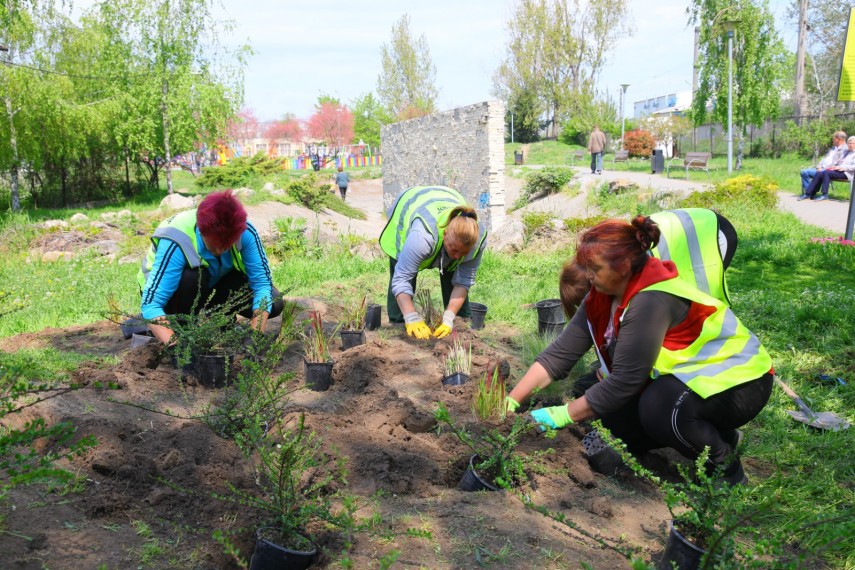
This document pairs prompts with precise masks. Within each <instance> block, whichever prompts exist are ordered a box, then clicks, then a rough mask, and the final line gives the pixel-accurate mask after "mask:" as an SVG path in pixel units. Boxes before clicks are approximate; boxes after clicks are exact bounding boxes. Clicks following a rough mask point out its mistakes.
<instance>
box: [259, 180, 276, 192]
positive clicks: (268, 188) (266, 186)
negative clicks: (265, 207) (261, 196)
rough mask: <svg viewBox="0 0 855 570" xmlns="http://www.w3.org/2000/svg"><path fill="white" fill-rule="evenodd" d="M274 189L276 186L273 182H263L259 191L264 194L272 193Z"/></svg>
mask: <svg viewBox="0 0 855 570" xmlns="http://www.w3.org/2000/svg"><path fill="white" fill-rule="evenodd" d="M274 188H276V185H275V184H273V182H265V183H264V186H262V188H261V189H262V190H264V191H265V192H272V191H273V189H274Z"/></svg>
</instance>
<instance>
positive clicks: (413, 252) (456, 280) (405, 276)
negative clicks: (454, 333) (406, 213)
mask: <svg viewBox="0 0 855 570" xmlns="http://www.w3.org/2000/svg"><path fill="white" fill-rule="evenodd" d="M435 245H436V238H434V237H433V236H432V235H431V233H430V232H429V231H428V230H427V228H425V226H424V223H423V222H422V221H421V220H419V219H415V220H413V223H412V225H411V226H410V230H409V231H408V232H407V240H406V241H405V242H404V247H402V248H401V253H400V255H398V260H397V263H396V265H395V274H394V275H393V276H392V295H394V296H396V297H397V296H398V295H400V294H401V293H406V294H407V295H410V296H411V297H412V296H413V294H414V291H413V288H412V286H411V285H410V281H411V280H412V279H413V277H415V276H416V275H417V274H418V272H419V265H421V263H422V262H423V261H424V260H425V259H428V258H430V256H431V253H433V249H434V246H435ZM483 254H484V250H483V249H482V250H481V251H480V252H478V255H476V256H475V257H473V258H472V259H470V260H468V261H465V262H463V263H461V264H460V265H458V266H457V268H456V269H455V270H454V275H453V277H452V278H451V283H452V285H456V286H460V287H463V288H465V289H471V288H472V286H473V285H474V284H475V273H476V272H477V271H478V266H479V265H480V264H481V256H482V255H483ZM453 262H454V260H453V259H451V258H450V257H449V256H448V254H447V253H446V252H445V248H444V247H443V248H442V249H441V250H440V252H439V255H437V256H436V259H434V261H433V263H432V264H431V268H439V269H440V272H443V271H445V270H446V268H447V267H448V266H449V265H451V264H452V263H453Z"/></svg>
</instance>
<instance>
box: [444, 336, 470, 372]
mask: <svg viewBox="0 0 855 570" xmlns="http://www.w3.org/2000/svg"><path fill="white" fill-rule="evenodd" d="M471 369H472V344H471V343H470V344H468V345H466V346H464V344H463V341H461V340H460V339H459V338H457V336H456V335H455V337H454V339H453V340H452V341H451V346H449V347H448V356H446V357H445V376H446V377H448V376H453V375H454V374H466V375H467V376H469V371H470V370H471Z"/></svg>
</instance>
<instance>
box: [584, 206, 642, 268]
mask: <svg viewBox="0 0 855 570" xmlns="http://www.w3.org/2000/svg"><path fill="white" fill-rule="evenodd" d="M658 242H659V226H657V225H656V223H655V222H654V221H653V220H651V219H650V218H649V217H645V216H636V217H635V218H633V220H632V222H631V223H626V222H624V221H621V220H606V221H604V222H600V223H599V224H597V225H596V226H594V227H593V228H591V229H589V230H588V231H586V232H585V233H583V234H582V236H581V237H580V238H579V243H578V245H577V246H576V263H578V264H579V265H581V266H582V267H587V266H588V264H589V263H590V262H591V258H592V257H593V256H595V255H597V256H599V257H601V258H602V259H603V261H605V262H606V263H608V264H609V267H611V268H612V269H614V270H616V269H618V266H619V265H620V264H621V263H622V262H624V261H627V260H628V261H629V264H630V271H632V273H633V274H635V273H638V272H639V271H641V269H642V268H643V267H644V264H645V263H647V259H648V258H649V256H648V255H647V252H648V251H649V250H650V249H652V248H653V247H655V246H656V244H657V243H658Z"/></svg>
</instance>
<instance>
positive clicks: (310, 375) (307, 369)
mask: <svg viewBox="0 0 855 570" xmlns="http://www.w3.org/2000/svg"><path fill="white" fill-rule="evenodd" d="M332 369H333V361H332V360H330V361H328V362H308V361H307V360H306V359H305V358H304V359H303V377H304V378H305V379H306V387H307V388H309V389H310V390H314V391H315V392H325V391H327V390H329V387H330V384H332Z"/></svg>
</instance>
